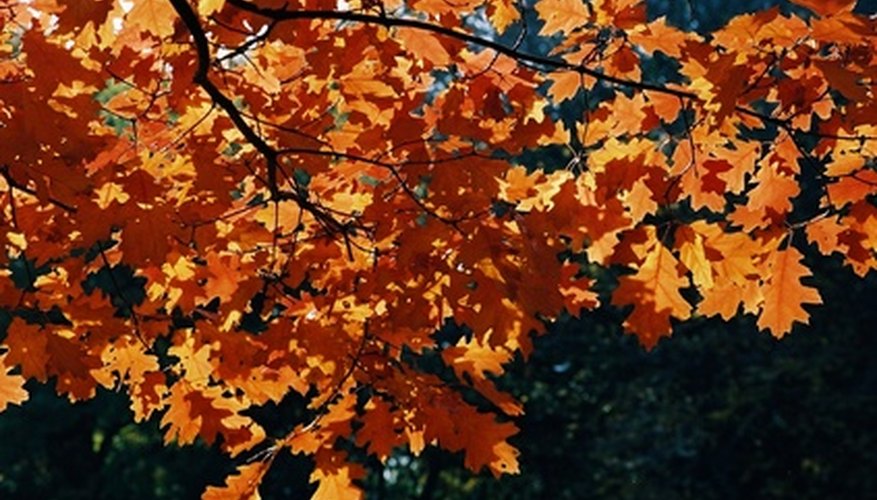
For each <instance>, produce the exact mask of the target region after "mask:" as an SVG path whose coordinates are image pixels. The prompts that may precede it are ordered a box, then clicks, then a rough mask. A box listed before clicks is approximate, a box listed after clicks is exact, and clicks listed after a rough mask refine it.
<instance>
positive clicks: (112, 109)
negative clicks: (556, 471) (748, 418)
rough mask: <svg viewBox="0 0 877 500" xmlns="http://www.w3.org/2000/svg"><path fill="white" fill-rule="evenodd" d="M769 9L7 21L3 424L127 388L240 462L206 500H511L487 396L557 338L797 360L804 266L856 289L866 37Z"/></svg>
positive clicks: (502, 442)
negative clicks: (685, 15)
mask: <svg viewBox="0 0 877 500" xmlns="http://www.w3.org/2000/svg"><path fill="white" fill-rule="evenodd" d="M794 3H795V4H797V7H796V8H795V9H793V10H792V11H780V10H778V9H772V10H767V11H763V12H758V13H755V14H748V15H743V16H740V17H737V18H735V19H734V20H732V21H731V22H730V23H728V24H727V25H726V26H724V27H723V28H721V29H719V30H717V31H715V32H712V33H707V34H703V33H696V32H690V31H685V30H682V29H679V28H677V27H674V26H672V25H671V24H668V22H667V21H666V20H665V19H664V18H658V19H654V18H652V17H650V16H649V11H648V8H647V6H646V4H645V3H644V2H642V1H638V0H589V1H587V2H585V1H583V0H539V1H538V2H536V3H535V4H534V5H530V3H528V2H516V1H514V0H458V1H446V0H440V1H436V0H411V1H409V2H403V1H399V0H386V1H384V0H349V1H346V0H345V1H325V0H298V1H288V0H283V1H281V0H198V1H190V0H133V1H122V0H99V1H92V2H82V1H78V0H30V1H23V0H2V1H0V23H2V35H0V36H2V42H3V43H2V49H0V50H2V52H3V57H2V60H0V83H2V85H0V120H2V125H3V126H2V128H0V142H2V144H3V148H2V151H0V192H2V195H0V206H2V212H0V215H2V221H3V226H2V231H0V238H2V239H3V243H4V248H5V251H4V252H3V253H2V254H0V259H2V260H0V264H2V268H0V308H2V309H3V310H5V311H6V312H7V313H9V314H10V315H11V316H12V317H13V319H12V321H11V324H10V325H9V327H8V329H7V332H6V335H5V338H4V340H3V350H4V353H3V354H2V356H0V368H2V372H0V373H2V376H0V409H4V408H6V407H7V405H9V404H20V403H23V402H24V401H26V400H27V397H28V393H27V391H26V390H25V389H24V388H23V385H24V383H25V381H27V380H36V381H38V382H48V381H50V380H51V381H53V382H54V385H55V387H56V389H57V392H58V393H59V394H61V395H64V396H66V397H68V398H69V399H70V400H71V401H80V400H84V399H88V398H92V397H94V396H95V394H96V392H97V390H98V388H100V387H103V388H106V389H112V390H122V391H125V392H126V393H127V394H128V395H129V397H130V408H131V411H132V413H133V418H134V420H135V421H138V422H140V421H144V420H146V419H151V418H154V419H159V420H160V422H161V425H162V427H163V429H164V431H165V433H166V434H165V436H166V437H165V439H166V441H167V442H168V443H170V442H176V443H178V444H181V445H185V444H190V443H193V442H194V441H195V440H197V439H200V440H202V441H203V442H205V443H208V444H213V443H219V445H220V446H221V447H222V449H223V450H225V451H226V452H227V453H228V454H229V455H230V456H231V457H233V458H234V460H236V463H238V464H240V465H239V467H238V470H237V473H236V474H234V475H232V476H230V477H229V478H228V479H227V481H226V484H225V485H222V486H211V487H209V488H207V490H206V492H205V498H229V497H241V498H250V497H255V496H257V495H258V485H259V482H260V481H261V479H262V477H263V476H264V475H265V474H266V472H267V471H268V470H269V468H270V467H271V464H272V462H273V461H274V460H275V458H276V457H277V456H279V454H281V453H294V454H304V455H307V456H309V457H312V459H313V461H314V464H315V468H314V472H313V474H312V476H311V479H312V481H313V482H315V483H318V484H317V490H316V493H315V498H348V497H357V496H359V495H360V494H361V492H360V490H359V489H358V487H357V486H356V484H355V481H356V480H357V479H359V478H361V477H362V475H363V473H364V470H363V468H362V466H361V465H359V464H357V463H355V461H353V460H352V459H351V456H350V453H349V451H350V450H351V449H352V448H357V449H359V450H362V451H364V453H367V454H370V455H373V456H375V457H377V458H378V459H379V460H381V461H384V460H386V459H387V458H388V457H389V456H390V454H391V453H392V451H393V449H394V448H396V447H400V446H407V447H408V448H409V449H410V451H411V452H412V453H414V454H418V453H420V452H421V451H422V450H423V449H424V448H425V447H427V446H438V447H441V448H443V449H445V450H448V451H450V452H460V453H461V454H462V456H463V460H464V463H465V465H466V466H467V467H468V468H470V469H471V470H472V471H476V472H477V471H480V470H483V469H487V470H489V471H490V472H491V473H493V474H494V475H496V476H499V475H501V474H504V473H516V472H518V463H517V459H516V456H517V450H516V449H515V448H514V447H513V446H512V445H510V444H509V443H508V441H507V440H508V438H509V437H510V436H513V435H514V434H516V432H517V428H516V426H515V424H514V417H516V416H518V415H521V413H522V412H523V407H522V405H521V404H520V403H519V402H518V401H516V400H515V399H514V398H513V397H512V396H511V395H509V394H507V393H504V392H502V391H501V390H499V389H498V388H497V386H496V385H495V381H496V378H497V377H499V376H501V375H502V374H503V372H504V369H505V366H506V365H508V363H509V362H510V361H512V360H513V359H515V358H516V357H523V358H526V357H527V356H528V354H529V353H530V352H531V350H532V341H531V338H532V335H533V333H534V332H535V333H536V334H539V333H540V332H543V331H544V329H545V325H546V323H547V322H550V321H551V320H552V319H553V318H556V317H558V315H560V314H562V313H563V311H566V312H568V313H570V314H573V315H576V314H579V313H580V312H581V311H582V310H583V309H591V308H595V307H597V306H598V305H599V303H600V301H601V298H602V299H605V300H608V301H609V303H610V304H611V305H614V306H617V307H620V308H625V309H626V310H629V314H628V315H627V319H626V321H625V323H624V327H625V329H626V330H627V331H628V332H630V333H632V334H635V335H636V336H637V337H638V338H639V340H640V341H641V343H642V344H643V345H644V346H645V347H646V348H651V347H653V346H654V345H655V344H656V343H657V342H658V341H659V340H660V339H661V338H662V337H666V336H669V335H670V334H671V332H672V330H673V327H674V325H675V324H677V323H679V322H683V321H686V320H688V319H690V318H693V317H696V316H721V317H722V318H725V319H729V318H731V317H734V316H736V315H739V314H748V315H753V316H756V317H757V324H758V326H759V327H760V328H761V329H763V330H765V331H768V332H769V333H770V334H772V335H774V336H776V337H782V336H784V335H786V334H788V333H789V332H791V331H792V329H793V325H794V324H795V323H796V322H798V323H806V322H807V320H808V312H807V309H806V307H805V306H810V305H815V304H819V303H821V297H820V294H819V291H818V290H817V289H816V288H815V287H814V286H812V283H810V282H809V281H808V278H809V276H810V275H811V273H810V271H809V269H808V268H807V266H806V265H805V264H804V263H802V259H803V254H802V249H805V248H807V247H815V248H816V249H817V250H818V252H821V253H822V254H825V255H830V254H834V253H840V254H842V256H843V259H844V260H845V262H846V264H847V265H849V266H850V267H851V268H852V269H853V270H854V271H855V272H856V273H857V274H859V275H862V276H864V275H865V274H867V273H868V272H870V270H871V269H873V268H875V267H877V253H875V250H877V205H875V201H874V200H875V193H877V169H875V161H874V156H875V153H877V142H875V141H877V121H875V120H877V101H875V99H874V92H875V90H874V85H875V83H874V78H875V76H877V70H875V68H877V64H875V63H877V61H875V55H874V54H875V53H877V51H875V48H877V41H875V37H874V33H877V21H875V20H874V19H871V18H868V17H866V16H863V15H859V14H857V13H856V12H855V11H854V7H855V2H854V1H850V0H833V1H830V2H826V1H817V0H795V1H794ZM528 30H529V31H533V30H536V31H537V32H538V33H528ZM534 36H536V37H539V39H540V40H542V41H543V42H544V43H543V46H544V47H545V48H544V50H542V52H537V51H534V50H528V49H525V48H523V47H522V43H521V42H522V41H523V40H524V38H527V37H534ZM658 63H660V64H658ZM668 68H669V69H668ZM571 110H572V112H571ZM533 150H547V151H555V152H557V151H559V152H561V153H562V154H560V155H554V156H551V158H559V157H563V158H564V160H558V161H557V162H556V163H553V164H545V165H541V166H534V165H529V166H528V165H526V164H525V163H526V162H523V161H522V155H525V154H526V153H527V152H530V151H533ZM607 270H611V271H613V272H611V273H610V272H607ZM616 275H618V276H619V277H618V279H617V283H615V280H614V278H613V276H616ZM597 289H599V290H606V292H605V293H604V294H603V295H600V294H598V293H597V292H595V291H594V290H597ZM448 322H450V323H453V324H456V325H461V326H465V328H466V331H467V334H466V335H464V336H462V338H461V339H460V340H459V341H458V342H456V343H455V344H453V345H449V344H448V343H446V342H440V341H439V340H438V339H437V337H436V332H437V331H438V330H439V329H440V328H441V327H442V325H445V324H446V323H448ZM433 354H437V355H438V357H440V359H441V361H442V364H443V367H444V368H445V369H446V370H445V373H436V372H435V371H434V370H433V371H430V370H425V369H423V367H422V364H421V363H419V362H418V361H419V359H420V358H422V357H424V356H427V355H433ZM292 393H296V394H298V395H299V396H300V397H302V398H305V399H306V400H307V401H308V408H309V417H308V418H307V419H306V420H305V421H302V422H290V431H289V432H288V433H286V434H285V435H267V434H266V432H265V431H264V430H263V428H262V427H261V426H260V423H259V422H258V421H257V419H255V418H254V417H253V413H252V411H250V410H252V409H254V408H259V407H262V406H264V405H266V404H269V403H272V402H273V403H278V402H280V401H282V400H283V399H284V398H285V397H287V396H288V395H289V394H292ZM473 398H475V399H477V401H475V400H473ZM488 408H489V409H490V411H487V409H488Z"/></svg>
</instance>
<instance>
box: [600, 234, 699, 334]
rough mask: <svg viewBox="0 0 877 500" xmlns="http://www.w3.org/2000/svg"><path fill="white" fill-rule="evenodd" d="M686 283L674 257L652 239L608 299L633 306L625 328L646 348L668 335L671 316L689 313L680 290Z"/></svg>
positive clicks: (678, 316) (685, 317)
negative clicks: (640, 260)
mask: <svg viewBox="0 0 877 500" xmlns="http://www.w3.org/2000/svg"><path fill="white" fill-rule="evenodd" d="M688 286H689V282H688V280H687V279H686V278H685V275H684V273H682V272H681V270H680V263H679V261H678V260H677V259H676V257H674V256H673V254H672V253H670V251H669V250H668V249H667V248H666V247H665V246H664V245H663V244H661V243H659V242H654V243H653V244H652V246H651V249H650V250H649V251H648V253H647V254H646V257H645V262H643V264H642V265H641V266H639V269H638V270H637V272H636V273H635V274H633V275H629V276H622V277H621V279H620V280H619V285H618V288H617V289H616V290H615V292H614V293H613V295H612V303H613V304H615V305H619V306H625V305H631V304H632V305H633V306H634V307H633V312H632V313H631V314H630V316H628V318H627V320H626V321H625V323H624V325H625V329H627V331H629V332H632V333H634V334H636V335H637V337H639V340H640V342H641V343H642V344H643V345H644V346H645V347H646V348H652V347H654V346H655V345H656V344H657V343H658V340H659V339H660V338H661V337H665V336H668V335H670V332H671V326H670V318H671V317H674V318H676V319H679V320H685V319H688V318H689V317H690V316H691V305H690V304H689V303H688V301H686V300H685V299H684V298H683V297H682V294H680V289H682V288H686V287H688Z"/></svg>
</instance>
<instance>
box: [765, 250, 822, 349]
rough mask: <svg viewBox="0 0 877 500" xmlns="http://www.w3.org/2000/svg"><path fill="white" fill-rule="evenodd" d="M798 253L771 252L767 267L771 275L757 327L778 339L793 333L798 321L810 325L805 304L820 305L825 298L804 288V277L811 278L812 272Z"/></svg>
mask: <svg viewBox="0 0 877 500" xmlns="http://www.w3.org/2000/svg"><path fill="white" fill-rule="evenodd" d="M802 258H803V255H801V253H800V252H798V250H796V249H795V248H793V247H789V248H787V249H785V250H775V251H773V252H771V254H770V255H769V256H768V258H767V260H766V261H765V264H764V271H766V273H765V274H766V276H768V277H767V278H766V279H765V280H764V283H763V285H762V289H763V293H764V306H763V307H762V310H761V314H760V315H759V317H758V327H759V328H761V329H762V330H770V333H771V334H772V335H773V336H774V337H777V338H782V337H783V336H784V335H786V334H787V333H789V332H790V331H792V325H793V324H794V323H795V322H796V321H798V322H801V323H805V324H806V323H807V322H808V320H809V318H810V315H809V314H808V313H807V311H805V310H804V308H803V307H801V306H802V305H804V304H821V303H822V298H821V297H820V296H819V292H818V291H817V290H816V289H815V288H811V287H808V286H805V285H804V284H803V283H801V278H806V277H808V276H810V270H809V269H807V268H806V267H805V266H804V265H802V264H801V259H802Z"/></svg>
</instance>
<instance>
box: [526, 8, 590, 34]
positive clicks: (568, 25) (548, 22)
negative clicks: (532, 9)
mask: <svg viewBox="0 0 877 500" xmlns="http://www.w3.org/2000/svg"><path fill="white" fill-rule="evenodd" d="M536 12H538V13H539V17H541V18H542V19H543V20H544V21H545V26H542V29H541V30H540V31H539V33H540V34H542V35H553V34H554V33H557V32H558V31H564V32H568V31H572V30H573V28H577V27H579V26H581V25H583V24H585V23H587V22H588V20H589V19H590V12H588V8H587V7H586V6H585V4H584V3H583V2H582V0H540V1H539V2H536Z"/></svg>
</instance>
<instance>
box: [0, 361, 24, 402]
mask: <svg viewBox="0 0 877 500" xmlns="http://www.w3.org/2000/svg"><path fill="white" fill-rule="evenodd" d="M10 370H12V367H11V366H10V365H9V364H8V363H7V361H6V354H3V355H0V411H4V410H5V409H6V407H7V406H9V405H10V404H16V405H20V404H21V403H23V402H25V401H27V398H28V393H27V391H26V390H25V389H24V387H23V386H24V381H25V380H24V377H22V376H21V375H10V374H9V371H10Z"/></svg>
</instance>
